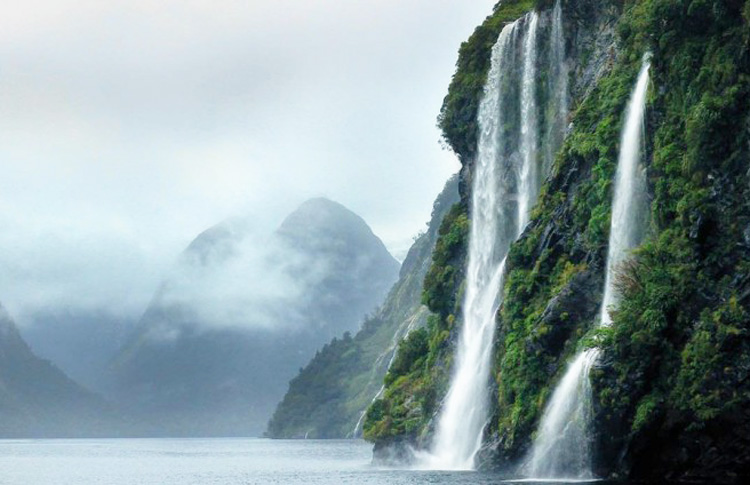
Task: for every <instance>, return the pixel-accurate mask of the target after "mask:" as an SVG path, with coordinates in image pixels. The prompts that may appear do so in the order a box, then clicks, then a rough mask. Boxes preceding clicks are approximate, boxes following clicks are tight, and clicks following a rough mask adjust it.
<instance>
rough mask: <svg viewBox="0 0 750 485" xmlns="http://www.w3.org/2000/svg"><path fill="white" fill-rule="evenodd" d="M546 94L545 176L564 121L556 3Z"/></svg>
mask: <svg viewBox="0 0 750 485" xmlns="http://www.w3.org/2000/svg"><path fill="white" fill-rule="evenodd" d="M548 69H549V81H548V83H549V84H548V87H547V89H548V91H549V92H550V93H551V96H550V104H551V108H552V113H551V115H550V116H549V120H548V122H547V133H546V143H545V144H544V171H545V173H549V171H550V170H551V168H552V162H554V160H555V154H556V153H557V149H558V148H559V147H560V145H562V142H563V138H564V137H565V130H566V124H567V118H568V104H569V101H568V68H567V65H566V63H565V36H564V34H563V16H562V6H561V5H560V0H557V1H556V2H555V6H554V8H553V9H552V32H551V35H550V53H549V66H548Z"/></svg>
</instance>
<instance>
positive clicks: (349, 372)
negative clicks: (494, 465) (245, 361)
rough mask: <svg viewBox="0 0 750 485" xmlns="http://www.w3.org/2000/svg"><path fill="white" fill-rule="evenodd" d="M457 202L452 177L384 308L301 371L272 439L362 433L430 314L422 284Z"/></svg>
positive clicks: (273, 424)
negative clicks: (403, 348)
mask: <svg viewBox="0 0 750 485" xmlns="http://www.w3.org/2000/svg"><path fill="white" fill-rule="evenodd" d="M458 200H459V196H458V177H457V176H454V177H452V178H451V179H450V180H449V181H448V182H447V183H446V185H445V188H444V189H443V191H442V192H441V193H440V195H439V196H438V197H437V199H436V200H435V203H434V206H433V210H432V217H431V219H430V222H429V224H428V228H427V231H426V232H425V233H423V234H420V235H419V236H418V237H417V238H416V239H415V241H414V244H413V245H412V247H411V249H409V252H408V254H407V256H406V259H405V260H404V262H403V265H402V266H401V272H400V275H399V279H398V282H397V283H396V284H395V285H394V286H393V288H392V289H391V291H390V293H389V294H388V297H387V298H386V300H385V302H384V303H383V305H382V306H381V307H380V308H379V309H378V311H377V312H376V313H375V314H374V315H372V316H371V317H369V318H368V319H367V320H366V321H365V323H364V325H363V327H362V329H361V330H360V331H359V332H358V333H357V334H356V335H355V336H354V337H351V336H350V335H348V334H347V335H345V336H343V338H341V336H339V338H334V339H333V340H332V341H331V342H330V343H328V344H326V345H325V346H324V347H323V348H322V349H321V350H320V351H318V352H317V353H316V354H315V357H314V358H313V359H312V360H311V361H310V362H309V363H308V364H307V365H306V366H305V368H304V369H300V372H299V374H298V375H297V377H295V378H294V379H292V381H291V382H290V383H289V390H288V391H287V393H286V395H285V396H284V399H283V401H281V403H280V404H279V406H278V407H277V408H276V411H275V412H274V415H273V418H272V419H271V421H270V423H269V425H268V429H267V432H266V434H267V435H268V436H269V437H272V438H302V437H308V438H346V437H351V436H352V435H354V434H358V433H359V432H360V430H359V429H358V423H359V420H360V417H361V416H362V413H363V412H364V410H365V408H366V407H367V406H368V405H369V404H370V402H371V401H372V400H373V398H374V397H375V396H376V395H377V394H378V393H379V391H380V389H381V386H382V384H383V377H384V376H385V373H386V371H387V370H388V366H389V365H390V363H391V359H392V358H393V355H394V353H395V351H396V348H397V346H398V343H399V342H400V341H401V339H403V337H404V336H405V335H406V334H407V333H408V332H409V331H411V330H414V329H417V328H420V327H421V326H423V325H424V323H425V319H426V318H427V315H428V314H429V312H428V311H427V309H426V307H425V306H423V305H422V302H421V297H422V282H423V280H424V277H425V274H426V273H427V269H428V268H429V266H430V262H431V260H432V250H433V248H434V246H435V241H436V240H437V237H438V230H439V227H440V221H442V220H443V217H444V216H445V214H446V213H447V212H448V210H449V209H450V208H451V207H452V206H453V205H454V204H455V203H456V202H458Z"/></svg>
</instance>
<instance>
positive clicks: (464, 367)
mask: <svg viewBox="0 0 750 485" xmlns="http://www.w3.org/2000/svg"><path fill="white" fill-rule="evenodd" d="M537 25H538V15H537V14H536V13H535V12H531V13H529V14H527V15H526V16H525V17H524V18H523V19H520V20H518V21H516V22H514V23H512V24H510V25H507V26H506V27H505V28H504V29H503V30H502V32H501V33H500V36H499V37H498V41H497V43H496V44H495V46H494V47H493V50H492V61H491V67H490V71H489V74H488V78H487V83H486V85H485V92H484V96H483V98H482V102H481V104H480V108H479V114H478V121H479V127H480V135H479V145H478V150H477V152H478V155H477V160H476V166H475V172H474V185H473V191H472V205H471V210H472V224H471V232H470V236H469V263H468V268H467V276H466V296H465V301H464V305H463V328H462V329H461V335H460V337H459V343H458V349H457V352H456V363H455V366H454V374H453V376H452V379H451V383H450V388H449V390H448V394H447V396H446V398H445V401H444V405H443V408H442V413H441V414H440V418H439V420H438V424H437V428H436V433H435V438H434V441H433V446H432V449H431V450H430V452H429V453H426V454H424V455H423V456H422V457H421V458H422V460H421V461H422V463H420V465H421V466H423V467H426V468H432V469H454V470H470V469H473V468H474V458H475V456H476V454H477V452H478V451H479V449H480V447H481V444H482V437H483V431H484V427H485V425H486V424H487V417H488V416H487V415H488V399H489V396H488V387H489V382H490V368H491V360H492V343H493V340H494V332H495V314H496V313H497V309H498V306H499V305H500V297H499V294H500V288H501V287H502V282H503V274H504V269H505V257H506V255H507V252H508V249H509V247H510V244H511V243H512V242H513V241H514V240H515V239H516V238H518V236H519V235H520V233H521V230H522V229H523V227H524V225H525V224H526V222H527V221H528V217H529V214H528V212H529V210H530V207H531V205H532V203H533V201H534V200H536V197H537V194H538V187H539V181H538V180H537V179H538V177H539V169H538V168H537V167H536V165H537V163H538V161H537V157H536V152H537V150H536V143H537V134H536V131H537V127H536V123H537V122H536V114H535V113H528V112H527V111H528V110H536V102H535V99H536V94H535V79H534V78H535V76H534V74H535V69H536V67H535V66H536V37H537V35H536V29H537ZM522 30H524V31H525V33H524V37H523V55H524V70H523V80H522V81H521V82H522V91H523V93H524V97H525V99H524V100H523V101H522V103H521V108H520V109H521V113H520V115H521V118H522V123H521V124H522V125H523V126H522V130H524V132H523V134H522V135H521V137H520V138H521V147H520V152H521V157H520V159H521V160H520V161H521V165H522V167H520V169H519V168H518V167H514V166H513V164H512V163H510V161H511V160H513V159H515V157H513V156H506V155H507V154H508V153H509V152H514V151H515V150H513V143H514V142H516V143H517V142H518V140H517V139H508V136H507V134H506V133H505V132H504V130H505V126H504V125H505V121H506V119H505V116H507V113H506V111H507V110H508V109H509V108H508V107H507V106H506V105H505V104H506V101H507V100H506V97H507V96H508V93H506V92H505V90H513V89H517V87H516V86H517V83H518V80H517V79H516V77H517V76H516V69H515V65H514V63H515V54H516V49H515V45H516V42H517V37H518V35H519V34H520V33H521V31H522ZM514 138H515V137H514ZM513 208H515V210H512V209H513Z"/></svg>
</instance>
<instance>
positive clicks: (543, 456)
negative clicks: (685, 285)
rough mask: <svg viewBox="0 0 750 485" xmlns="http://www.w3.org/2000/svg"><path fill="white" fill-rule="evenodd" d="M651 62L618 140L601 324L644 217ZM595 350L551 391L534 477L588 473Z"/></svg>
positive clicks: (534, 455)
mask: <svg viewBox="0 0 750 485" xmlns="http://www.w3.org/2000/svg"><path fill="white" fill-rule="evenodd" d="M648 70H649V62H648V60H646V61H645V62H644V64H643V67H642V68H641V72H640V74H639V75H638V82H637V84H636V86H635V89H634V91H633V94H632V95H631V98H630V101H629V102H628V107H627V110H626V112H625V125H624V127H623V131H622V138H621V140H620V155H619V157H618V161H617V174H616V176H615V190H614V197H613V202H612V222H611V225H610V233H609V252H608V255H607V274H606V278H605V287H604V298H603V301H602V308H601V314H600V316H599V325H605V326H606V325H610V324H611V322H612V320H611V319H610V316H609V311H608V309H609V308H610V307H611V306H612V305H613V304H616V303H617V300H616V294H615V289H614V284H613V279H614V274H615V273H616V271H617V267H618V266H619V264H620V263H622V261H623V260H624V259H625V258H626V257H627V254H628V252H629V251H630V250H631V249H633V248H634V247H636V246H637V245H639V244H640V242H641V241H642V240H643V234H644V230H645V225H644V221H645V220H646V217H647V207H646V178H645V172H644V169H643V166H642V164H641V159H642V153H643V151H642V149H641V148H642V144H643V136H642V135H643V131H644V126H643V119H644V112H645V108H646V91H647V88H648ZM598 356H599V350H598V349H589V350H586V351H585V352H581V353H580V354H578V355H577V356H576V358H575V360H574V361H573V363H572V364H570V366H569V367H568V369H567V371H566V373H565V376H564V377H563V379H562V381H560V384H559V385H558V386H557V388H556V389H555V391H554V392H553V394H552V398H551V399H550V402H549V404H548V405H547V408H546V409H545V411H544V414H543V415H542V420H541V424H540V428H539V431H538V435H537V438H536V440H535V441H534V445H533V447H532V450H531V455H530V458H529V460H528V462H527V464H526V466H527V470H526V472H527V474H528V475H529V476H531V477H534V478H591V477H592V476H593V473H592V470H591V440H592V438H591V433H590V430H589V427H590V426H591V412H592V410H591V384H590V382H589V371H590V369H591V367H592V366H593V365H594V364H595V363H596V360H597V358H598Z"/></svg>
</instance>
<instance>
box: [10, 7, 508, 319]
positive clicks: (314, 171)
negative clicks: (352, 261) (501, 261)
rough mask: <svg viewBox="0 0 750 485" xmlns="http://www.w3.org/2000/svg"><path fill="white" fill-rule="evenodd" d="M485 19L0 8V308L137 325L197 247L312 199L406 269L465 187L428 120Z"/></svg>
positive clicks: (362, 11)
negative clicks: (236, 221) (362, 228)
mask: <svg viewBox="0 0 750 485" xmlns="http://www.w3.org/2000/svg"><path fill="white" fill-rule="evenodd" d="M493 3H494V1H490V0H483V1H475V2H466V1H465V0H399V1H396V0H357V1H348V2H342V1H340V0H336V1H334V0H266V1H218V2H217V1H211V2H209V1H196V0H193V1H184V0H182V1H177V0H163V1H145V0H139V1H133V0H130V1H107V2H101V1H98V0H90V1H89V0H85V1H84V0H77V1H62V0H31V1H25V2H15V3H11V4H9V5H6V6H4V9H3V16H2V17H0V66H1V67H0V166H2V176H1V177H0V230H1V231H2V234H0V301H3V302H4V303H5V304H6V306H8V307H9V309H10V310H11V311H13V310H14V309H21V308H25V307H31V306H36V305H43V304H55V305H58V304H68V305H73V306H82V305H93V306H95V305H100V306H110V305H114V306H118V305H120V306H122V307H123V310H122V311H123V312H125V313H127V312H131V313H132V314H133V315H134V316H136V317H137V312H136V311H135V310H134V309H135V308H141V309H142V308H143V307H145V305H146V303H147V301H148V296H147V295H149V294H151V293H152V292H153V291H154V289H155V287H156V284H157V282H158V281H159V279H160V277H161V275H163V274H164V273H163V272H164V270H165V268H167V267H168V266H169V264H170V263H171V262H172V261H173V260H174V258H175V257H176V255H177V254H178V253H179V252H180V251H181V250H182V249H183V248H184V247H185V246H186V245H187V244H188V243H189V241H190V240H191V239H192V238H193V237H194V236H195V235H197V234H198V233H199V232H201V231H202V230H203V229H205V228H206V227H209V226H211V225H213V224H215V223H217V222H219V221H221V220H223V219H225V218H227V217H230V216H234V215H247V214H248V213H251V214H255V217H256V218H257V220H258V224H259V225H262V226H263V227H264V230H266V232H270V230H272V229H273V227H274V225H275V224H278V222H279V221H280V220H281V219H282V218H283V216H284V215H285V214H286V213H288V212H290V211H291V210H293V209H294V208H295V206H296V205H298V204H299V203H300V202H302V201H303V200H304V199H306V198H309V197H313V196H320V195H324V196H327V197H329V198H332V199H334V200H337V201H339V202H341V203H343V204H344V205H346V206H347V207H349V208H350V209H352V210H353V211H355V212H357V213H358V214H360V215H361V216H362V217H363V218H364V219H365V220H366V221H368V223H370V225H371V226H372V227H373V230H374V231H375V233H376V234H378V235H379V236H380V237H381V238H383V240H384V241H385V242H386V244H388V245H389V246H390V247H391V248H392V249H401V246H403V241H405V240H408V239H409V238H410V237H411V236H412V235H413V234H415V233H416V232H417V231H419V230H420V229H422V228H423V225H424V221H426V220H427V219H428V217H429V213H430V209H431V204H432V200H433V198H434V197H435V196H436V195H437V193H438V191H439V190H440V188H441V187H442V185H443V183H444V181H445V180H446V179H447V178H448V176H449V175H450V174H451V173H452V172H455V170H456V169H457V168H458V165H457V163H456V161H455V160H454V159H453V157H452V155H451V154H449V153H447V152H444V151H441V149H440V147H439V145H438V138H439V133H438V131H437V129H436V128H435V117H436V115H437V112H438V110H439V107H440V104H441V102H442V98H443V96H444V95H445V90H446V88H447V85H448V82H449V80H450V76H451V74H452V72H453V69H454V67H453V66H454V63H455V57H456V51H457V49H458V46H459V44H460V42H461V41H462V40H464V39H465V38H466V37H467V36H468V35H469V34H470V33H471V31H472V29H473V28H474V26H475V25H477V24H478V23H479V22H481V20H482V19H483V18H484V16H485V15H486V14H488V13H489V12H490V11H491V6H492V4H493ZM122 295H126V296H125V298H123V297H122ZM124 302H130V303H124ZM18 319H19V320H22V318H20V317H19V318H18Z"/></svg>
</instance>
